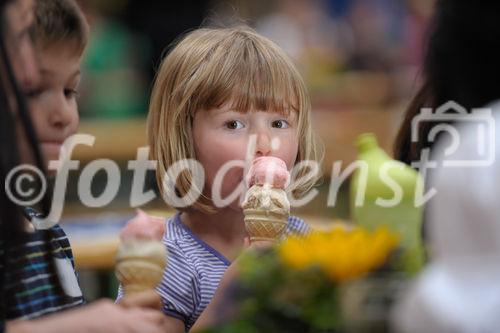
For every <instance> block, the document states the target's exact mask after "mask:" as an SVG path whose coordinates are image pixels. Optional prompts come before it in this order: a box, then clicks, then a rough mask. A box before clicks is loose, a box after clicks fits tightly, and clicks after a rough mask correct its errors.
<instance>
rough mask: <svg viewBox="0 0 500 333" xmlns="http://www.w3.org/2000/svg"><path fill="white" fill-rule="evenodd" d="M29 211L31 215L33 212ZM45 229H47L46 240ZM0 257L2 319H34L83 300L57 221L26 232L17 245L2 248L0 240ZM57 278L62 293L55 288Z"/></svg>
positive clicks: (65, 241)
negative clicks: (52, 267) (23, 238)
mask: <svg viewBox="0 0 500 333" xmlns="http://www.w3.org/2000/svg"><path fill="white" fill-rule="evenodd" d="M28 214H29V215H30V217H33V216H34V214H36V213H34V212H33V211H30V212H28ZM45 233H49V237H50V243H49V244H47V243H46V242H45ZM49 252H50V253H49ZM0 258H1V260H0V274H2V276H3V285H2V286H1V288H2V290H1V295H2V298H1V300H0V309H1V311H0V314H1V315H2V317H3V319H4V320H10V319H33V318H37V317H40V316H42V315H46V314H49V313H54V312H57V311H60V310H63V309H67V308H71V307H74V306H77V305H80V304H83V297H82V293H81V290H80V288H79V286H78V282H77V279H76V275H75V271H74V262H73V253H72V251H71V247H70V243H69V240H68V238H67V236H66V234H65V233H64V231H63V230H62V229H61V227H59V226H58V225H56V226H54V227H52V228H51V229H48V230H35V231H34V232H30V233H28V235H27V239H26V241H25V243H24V244H22V245H19V246H14V247H9V248H5V243H3V242H2V241H0ZM50 260H54V267H55V269H56V271H57V273H54V272H51V270H50V265H49V263H50ZM56 279H59V283H60V285H61V287H62V288H63V291H64V292H65V293H66V295H65V296H61V295H58V293H57V292H56V289H55V286H56V283H57V282H58V280H56Z"/></svg>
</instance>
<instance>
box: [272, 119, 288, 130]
mask: <svg viewBox="0 0 500 333" xmlns="http://www.w3.org/2000/svg"><path fill="white" fill-rule="evenodd" d="M272 126H273V127H274V128H288V127H290V124H288V122H287V121H286V120H284V119H280V120H275V121H273V123H272Z"/></svg>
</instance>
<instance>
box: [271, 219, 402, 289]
mask: <svg viewBox="0 0 500 333" xmlns="http://www.w3.org/2000/svg"><path fill="white" fill-rule="evenodd" d="M397 242H398V238H397V237H396V236H395V235H393V234H392V233H390V232H389V231H388V230H387V229H377V230H376V231H375V232H373V233H369V232H367V231H366V230H365V229H362V228H353V229H347V228H345V227H335V228H333V229H332V230H330V231H327V232H314V233H312V234H310V235H308V236H307V237H304V238H298V237H290V238H289V239H287V240H286V241H285V242H284V243H283V244H281V245H280V247H279V255H280V258H281V260H282V261H283V262H284V263H285V265H287V266H288V267H290V268H292V269H304V268H307V267H311V266H319V267H320V268H321V269H322V270H323V271H324V272H325V273H326V274H327V275H328V276H329V277H330V278H331V279H332V280H333V281H338V282H341V281H345V280H349V279H353V278H357V277H359V276H362V275H364V274H366V273H367V272H369V271H371V270H373V269H375V268H377V267H379V266H381V265H382V264H383V263H384V262H385V261H386V260H387V256H388V255H389V254H390V253H391V251H392V250H393V249H394V248H395V247H396V245H397Z"/></svg>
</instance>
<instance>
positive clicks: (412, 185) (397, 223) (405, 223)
mask: <svg viewBox="0 0 500 333" xmlns="http://www.w3.org/2000/svg"><path fill="white" fill-rule="evenodd" d="M356 144H357V148H358V154H359V157H358V161H359V162H360V163H361V164H362V165H364V168H365V169H362V168H357V169H356V171H355V172H354V174H353V176H352V178H351V183H350V207H351V218H352V220H353V221H354V222H356V223H357V224H359V225H360V226H363V227H365V228H367V229H369V230H374V229H376V228H377V227H378V226H381V225H385V226H387V227H388V228H389V229H390V230H392V231H393V232H396V233H398V234H399V235H400V237H401V240H400V241H401V243H400V245H401V249H402V252H401V256H399V258H400V260H401V262H400V263H399V265H401V266H402V268H403V269H404V270H405V271H407V272H408V273H412V274H413V273H417V272H418V271H419V270H420V269H421V268H422V266H423V264H424V251H423V246H422V235H421V232H422V219H423V208H422V206H420V207H417V206H416V205H415V195H416V192H415V191H416V186H417V181H419V180H420V174H419V173H418V172H417V171H416V170H414V169H412V168H411V167H409V166H407V165H406V164H404V163H401V162H398V161H395V160H393V159H391V157H389V155H387V153H386V152H385V151H384V150H382V149H381V148H380V147H379V146H378V143H377V139H376V137H375V135H373V134H371V133H366V134H362V135H361V136H359V137H358V139H357V141H356ZM398 185H399V186H398ZM363 186H366V187H365V193H364V196H361V199H362V200H361V201H362V205H359V204H360V202H358V203H356V196H357V194H358V192H359V191H362V189H363ZM396 187H398V188H400V189H401V199H400V200H396V191H397V190H395V189H396ZM361 193H362V192H361ZM377 199H379V202H377ZM381 199H382V200H393V201H392V202H387V201H385V202H381V201H380V200H381ZM381 203H382V204H386V205H390V207H383V206H382V205H381Z"/></svg>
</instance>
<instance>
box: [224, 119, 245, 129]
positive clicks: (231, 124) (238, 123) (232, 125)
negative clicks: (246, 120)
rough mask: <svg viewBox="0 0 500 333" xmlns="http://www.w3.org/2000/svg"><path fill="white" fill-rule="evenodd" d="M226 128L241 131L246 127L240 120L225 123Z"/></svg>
mask: <svg viewBox="0 0 500 333" xmlns="http://www.w3.org/2000/svg"><path fill="white" fill-rule="evenodd" d="M225 126H226V127H227V128H228V129H232V130H235V129H241V128H243V127H245V126H244V125H243V123H242V122H241V121H239V120H230V121H228V122H226V123H225Z"/></svg>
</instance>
